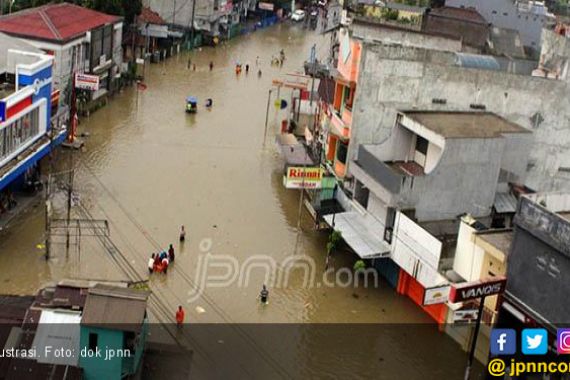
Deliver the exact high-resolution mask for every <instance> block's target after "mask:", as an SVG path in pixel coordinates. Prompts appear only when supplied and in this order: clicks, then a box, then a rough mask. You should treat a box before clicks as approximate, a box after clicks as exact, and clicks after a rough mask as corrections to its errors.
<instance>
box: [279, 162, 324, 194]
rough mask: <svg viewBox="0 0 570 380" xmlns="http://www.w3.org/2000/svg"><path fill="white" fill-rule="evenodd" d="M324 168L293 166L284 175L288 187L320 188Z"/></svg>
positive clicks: (284, 182)
mask: <svg viewBox="0 0 570 380" xmlns="http://www.w3.org/2000/svg"><path fill="white" fill-rule="evenodd" d="M322 179H323V169H321V168H320V167H302V166H291V167H288V168H287V172H286V173H285V175H284V176H283V185H284V186H285V187H286V188H287V189H320V188H321V180H322Z"/></svg>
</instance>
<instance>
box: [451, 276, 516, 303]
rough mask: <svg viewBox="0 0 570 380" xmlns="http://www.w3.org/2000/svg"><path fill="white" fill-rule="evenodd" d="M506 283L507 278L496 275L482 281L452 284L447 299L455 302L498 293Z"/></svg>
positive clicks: (502, 290)
mask: <svg viewBox="0 0 570 380" xmlns="http://www.w3.org/2000/svg"><path fill="white" fill-rule="evenodd" d="M506 284H507V278H506V277H505V276H498V277H493V278H489V279H486V280H482V281H474V282H467V283H464V284H457V285H452V286H451V290H450V292H449V301H450V302H453V303H456V302H463V301H468V300H472V299H475V298H481V297H486V296H492V295H495V294H500V293H503V292H504V291H505V285H506Z"/></svg>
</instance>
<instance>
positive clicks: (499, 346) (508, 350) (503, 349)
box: [491, 329, 517, 355]
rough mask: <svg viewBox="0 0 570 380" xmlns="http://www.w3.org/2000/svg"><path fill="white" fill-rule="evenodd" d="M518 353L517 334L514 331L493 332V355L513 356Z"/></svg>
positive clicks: (494, 330)
mask: <svg viewBox="0 0 570 380" xmlns="http://www.w3.org/2000/svg"><path fill="white" fill-rule="evenodd" d="M516 351H517V333H516V332H515V330H513V329H493V330H491V354H492V355H513V354H514V353H515V352H516Z"/></svg>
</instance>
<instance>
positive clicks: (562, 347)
mask: <svg viewBox="0 0 570 380" xmlns="http://www.w3.org/2000/svg"><path fill="white" fill-rule="evenodd" d="M556 337H557V339H556V346H557V349H558V353H559V354H570V329H558V331H557V334H556Z"/></svg>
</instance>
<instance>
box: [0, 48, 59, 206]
mask: <svg viewBox="0 0 570 380" xmlns="http://www.w3.org/2000/svg"><path fill="white" fill-rule="evenodd" d="M1 59H3V60H5V61H4V62H2V65H0V69H3V72H0V78H1V79H0V82H1V84H0V85H1V87H2V89H3V90H2V91H0V94H1V95H0V96H1V98H0V190H4V189H8V190H10V191H18V190H21V189H22V188H23V187H24V186H25V184H26V182H27V180H32V179H34V181H37V180H39V169H38V162H39V161H40V159H41V158H42V157H44V156H46V155H47V154H48V153H49V152H50V151H52V150H53V149H54V148H55V147H56V146H57V145H59V144H61V143H62V141H63V140H64V139H65V136H66V133H67V132H66V130H65V128H64V129H59V128H52V126H51V123H50V120H51V114H52V104H51V98H52V86H53V84H52V83H53V79H52V70H53V65H54V59H53V57H51V56H49V55H46V54H41V53H35V52H27V51H21V50H8V51H7V56H5V57H1ZM3 207H4V206H3Z"/></svg>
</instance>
